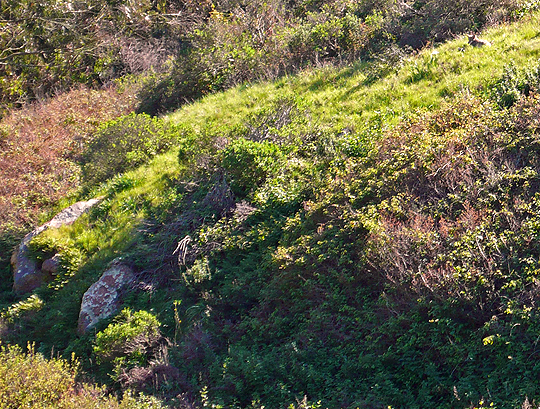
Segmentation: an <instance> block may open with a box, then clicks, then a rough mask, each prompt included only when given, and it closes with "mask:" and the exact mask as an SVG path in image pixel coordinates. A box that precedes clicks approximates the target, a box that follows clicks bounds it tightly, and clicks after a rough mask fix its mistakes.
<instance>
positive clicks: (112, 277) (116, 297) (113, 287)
mask: <svg viewBox="0 0 540 409" xmlns="http://www.w3.org/2000/svg"><path fill="white" fill-rule="evenodd" d="M133 279H134V273H133V270H132V269H131V268H130V267H128V266H126V265H125V264H122V262H121V261H120V260H118V259H117V260H114V261H113V262H112V263H111V265H110V267H109V269H108V270H107V271H105V272H104V273H103V275H102V276H101V278H100V279H99V280H98V281H96V282H95V283H94V284H92V285H91V286H90V288H88V290H87V291H86V292H85V293H84V295H83V298H82V302H81V312H80V313H79V324H78V327H77V331H78V333H79V335H84V334H85V333H86V332H87V331H88V330H90V329H91V328H92V327H93V326H94V325H96V324H97V323H98V322H99V321H100V320H102V319H104V318H108V317H110V316H111V315H113V314H114V313H115V312H117V311H118V310H119V308H120V296H121V292H122V290H123V289H124V288H125V287H126V285H127V284H129V283H130V282H131V281H132V280H133Z"/></svg>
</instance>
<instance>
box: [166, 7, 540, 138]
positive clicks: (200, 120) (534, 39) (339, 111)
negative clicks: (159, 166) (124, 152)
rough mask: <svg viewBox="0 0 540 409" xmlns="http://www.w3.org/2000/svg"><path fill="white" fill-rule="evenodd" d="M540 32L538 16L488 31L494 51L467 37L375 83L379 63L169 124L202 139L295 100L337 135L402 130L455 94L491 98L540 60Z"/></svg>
mask: <svg viewBox="0 0 540 409" xmlns="http://www.w3.org/2000/svg"><path fill="white" fill-rule="evenodd" d="M539 25H540V15H539V14H534V15H531V16H530V17H528V18H525V19H524V20H522V21H520V22H519V23H514V24H511V25H508V26H500V27H495V28H492V29H489V30H487V31H486V32H485V33H483V34H482V38H485V39H487V40H489V41H491V42H492V43H493V46H492V47H484V48H474V47H471V46H469V45H468V44H467V38H466V37H460V38H457V39H456V40H454V41H450V42H448V43H445V44H443V45H441V46H438V47H436V48H434V49H425V50H423V51H421V52H420V53H419V54H418V55H415V56H413V57H410V58H408V59H407V60H405V61H402V62H401V63H399V66H398V67H392V66H390V67H388V68H389V69H390V72H389V73H387V74H386V75H385V76H384V77H383V78H381V79H379V80H377V81H375V82H372V81H370V80H369V71H370V70H371V69H372V65H373V63H372V62H366V63H358V64H357V65H356V66H354V67H348V68H344V69H340V70H338V69H335V68H330V67H327V68H322V69H317V70H310V71H308V72H304V73H301V74H298V75H296V76H291V77H286V78H283V79H281V80H278V81H277V82H276V83H262V84H250V85H245V86H241V87H237V88H234V89H232V90H229V91H226V92H223V93H219V94H215V95H210V96H207V97H205V98H203V99H202V100H200V101H197V102H195V103H193V104H190V105H188V106H185V107H183V108H181V109H180V110H178V111H177V112H175V113H173V114H170V115H168V118H169V120H171V121H173V122H177V123H184V124H189V125H190V126H192V127H193V129H194V130H195V131H196V132H198V131H200V130H201V129H205V128H206V129H208V128H211V127H232V126H234V125H238V124H241V123H242V122H243V121H245V119H246V117H247V116H248V115H249V114H250V113H252V112H254V111H255V112H256V111H257V110H259V109H261V108H264V107H266V106H268V105H269V104H270V103H271V102H272V101H276V100H278V99H280V98H285V97H293V98H295V99H296V100H297V101H298V103H299V105H300V106H305V107H308V108H309V112H310V115H311V117H312V118H313V120H314V121H317V122H319V123H321V124H325V126H327V127H329V128H331V129H335V130H338V131H340V130H341V129H343V128H345V127H349V128H351V127H352V128H357V129H362V127H363V126H364V125H365V123H366V122H369V121H370V120H373V119H374V118H375V117H378V116H380V115H381V113H382V114H383V115H384V117H385V118H386V119H387V120H390V122H391V123H395V122H397V120H398V118H399V117H401V116H403V115H405V114H408V113H410V112H411V111H413V110H415V109H422V108H430V109H432V108H437V107H438V106H440V104H441V102H442V101H443V100H444V99H445V98H449V97H452V96H453V95H455V94H456V93H459V92H463V91H470V92H473V93H478V92H486V91H488V90H489V86H490V85H491V84H492V82H493V80H494V79H496V78H499V77H500V76H501V74H502V73H503V69H504V67H505V66H506V65H508V64H510V63H513V64H515V65H516V66H518V67H524V66H526V65H528V64H530V63H532V62H535V61H536V60H538V58H539V57H540V30H539ZM390 64H391V63H390ZM412 79H414V80H413V81H412ZM392 118H394V119H392Z"/></svg>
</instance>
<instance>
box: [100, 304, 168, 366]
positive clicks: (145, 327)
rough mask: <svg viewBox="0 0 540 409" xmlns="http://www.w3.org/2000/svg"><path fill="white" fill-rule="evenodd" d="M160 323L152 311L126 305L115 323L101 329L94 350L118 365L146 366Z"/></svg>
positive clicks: (102, 357)
mask: <svg viewBox="0 0 540 409" xmlns="http://www.w3.org/2000/svg"><path fill="white" fill-rule="evenodd" d="M160 325H161V324H160V322H159V321H158V320H157V318H156V317H155V316H154V315H152V314H150V313H149V312H146V311H137V312H132V311H131V310H130V309H128V308H126V309H124V310H122V312H121V313H120V314H119V315H118V316H117V317H116V319H115V321H114V322H113V323H112V324H110V325H109V326H108V327H107V328H105V329H104V330H103V331H101V332H98V334H97V335H96V341H95V343H94V353H95V354H96V355H97V357H98V358H99V360H100V361H102V362H113V363H114V364H115V365H117V366H127V365H144V364H146V363H147V358H148V356H147V353H148V352H149V350H150V348H151V347H152V346H155V344H156V343H157V341H158V340H159V338H160V337H161V335H160V332H159V327H160Z"/></svg>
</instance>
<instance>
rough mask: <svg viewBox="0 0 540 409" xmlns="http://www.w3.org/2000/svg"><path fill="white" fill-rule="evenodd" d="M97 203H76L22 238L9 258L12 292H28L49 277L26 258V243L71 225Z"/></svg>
mask: <svg viewBox="0 0 540 409" xmlns="http://www.w3.org/2000/svg"><path fill="white" fill-rule="evenodd" d="M99 201H100V199H91V200H88V201H84V202H77V203H75V204H74V205H71V206H69V207H68V208H66V209H64V210H62V211H61V212H60V213H58V214H57V215H56V216H54V218H53V219H52V220H50V221H49V222H48V223H45V224H44V225H42V226H40V227H38V228H37V229H35V230H33V231H31V232H30V233H28V234H27V235H26V236H24V238H23V240H22V241H21V244H19V246H18V247H17V249H16V250H15V252H14V253H13V255H12V256H11V265H12V267H13V291H15V292H16V293H18V294H24V293H27V292H30V291H32V290H35V289H36V288H38V287H40V286H41V285H42V284H43V283H44V282H45V281H46V279H47V278H48V277H49V276H48V274H45V273H44V272H43V271H41V269H40V268H38V266H37V265H36V263H35V262H34V261H33V260H31V259H30V258H29V257H28V243H30V240H32V239H33V238H34V237H36V236H37V235H38V234H41V233H43V232H44V231H45V230H47V229H49V228H55V229H57V228H59V227H61V226H64V225H68V224H72V223H73V222H75V220H77V219H78V218H79V217H80V216H81V215H82V214H83V213H85V212H86V211H88V210H89V209H90V208H91V207H92V206H95V205H96V204H97V203H99Z"/></svg>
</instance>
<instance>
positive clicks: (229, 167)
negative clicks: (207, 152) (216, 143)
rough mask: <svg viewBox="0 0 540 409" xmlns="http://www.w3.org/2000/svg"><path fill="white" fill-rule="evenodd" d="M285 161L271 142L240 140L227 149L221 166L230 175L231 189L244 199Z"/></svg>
mask: <svg viewBox="0 0 540 409" xmlns="http://www.w3.org/2000/svg"><path fill="white" fill-rule="evenodd" d="M283 159H284V154H283V152H282V151H281V150H280V148H279V147H278V146H277V145H275V144H273V143H271V142H266V141H264V142H253V141H249V140H246V139H244V138H240V139H237V140H236V141H233V142H231V143H230V145H229V146H227V148H225V150H224V151H223V159H222V162H221V164H222V166H223V167H224V168H225V170H226V171H227V172H228V174H229V175H230V178H231V182H230V184H231V189H232V190H233V192H234V193H235V194H237V195H239V196H241V197H243V196H246V195H247V194H249V193H250V192H252V190H253V189H254V188H255V187H257V186H259V185H260V184H261V183H262V182H264V180H265V179H266V178H267V177H268V176H269V175H270V174H271V173H273V172H275V171H276V170H277V169H278V168H279V166H280V164H281V163H282V162H283Z"/></svg>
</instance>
